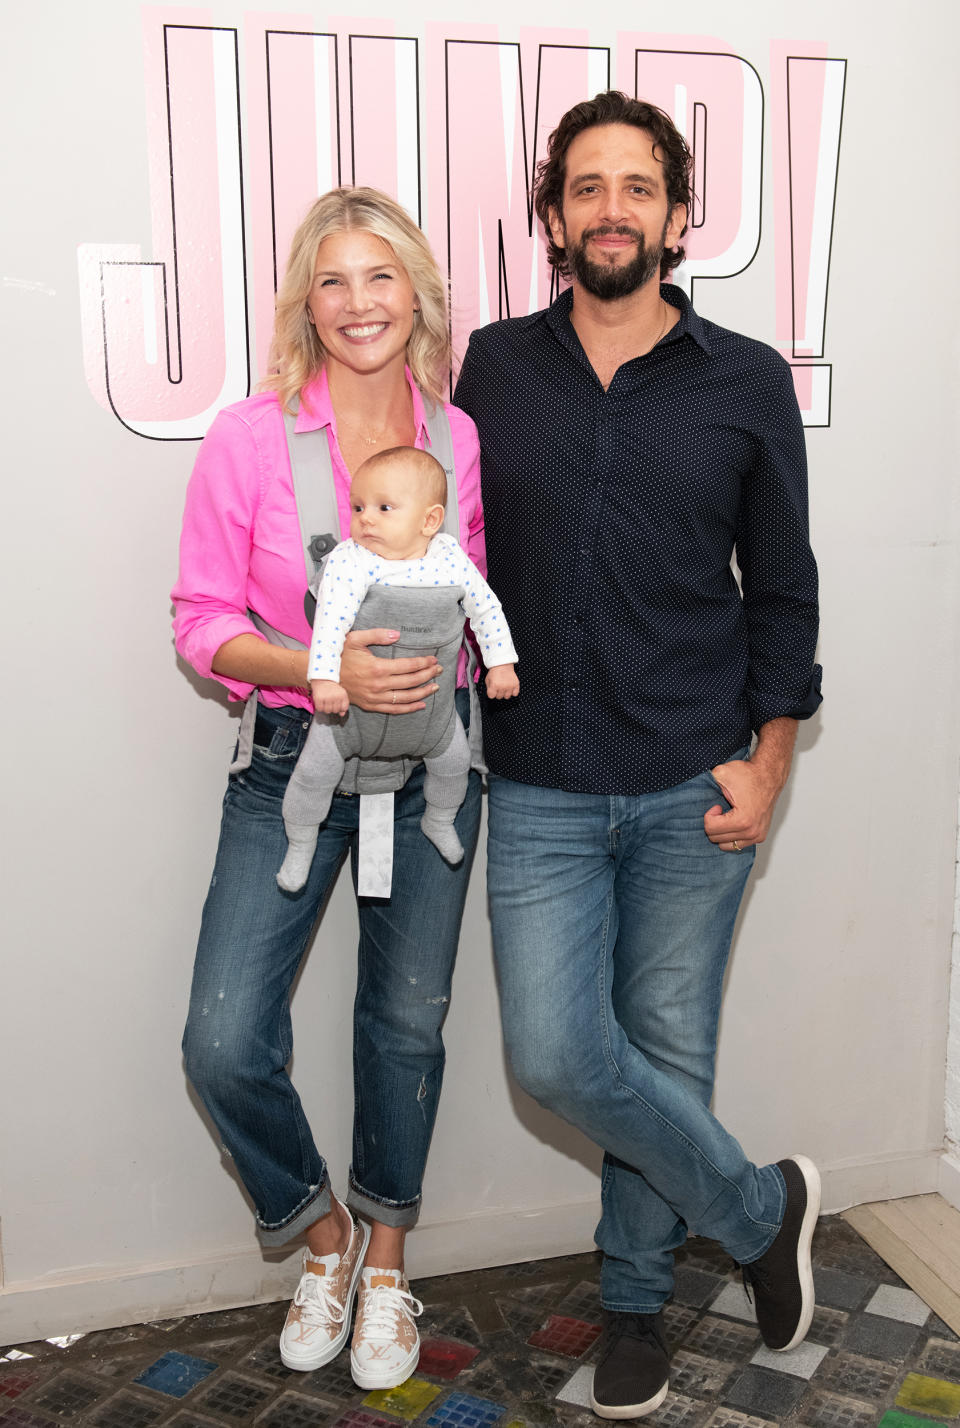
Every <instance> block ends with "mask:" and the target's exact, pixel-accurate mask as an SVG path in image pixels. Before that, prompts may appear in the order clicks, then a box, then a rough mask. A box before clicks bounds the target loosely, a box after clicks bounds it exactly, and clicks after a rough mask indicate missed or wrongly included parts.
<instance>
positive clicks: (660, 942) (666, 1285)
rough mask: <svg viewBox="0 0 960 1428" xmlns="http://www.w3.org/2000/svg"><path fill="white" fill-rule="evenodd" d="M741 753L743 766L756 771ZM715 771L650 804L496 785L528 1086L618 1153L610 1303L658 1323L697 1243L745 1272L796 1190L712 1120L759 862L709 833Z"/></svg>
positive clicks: (498, 902) (508, 1027) (499, 850)
mask: <svg viewBox="0 0 960 1428" xmlns="http://www.w3.org/2000/svg"><path fill="white" fill-rule="evenodd" d="M745 753H746V751H745V750H744V751H743V752H742V753H741V755H740V757H743V756H744V755H745ZM717 803H720V804H721V805H722V806H723V807H727V805H726V803H725V800H724V799H723V795H722V793H721V792H720V788H719V785H718V784H717V782H716V780H715V779H714V778H713V777H712V775H711V774H709V773H704V774H700V775H698V776H696V777H695V778H692V779H689V780H688V781H687V782H686V783H683V784H680V785H678V786H677V787H676V788H671V789H666V790H665V791H664V792H662V793H651V794H644V795H641V796H637V797H619V796H607V795H600V794H598V795H594V794H577V793H564V792H561V791H559V790H557V789H549V788H538V787H535V786H532V785H527V784H521V783H514V782H513V781H512V780H509V779H502V778H491V782H490V810H489V814H490V839H489V886H490V909H491V918H492V921H493V937H494V948H495V952H496V958H497V971H498V975H499V980H500V996H501V1002H502V1011H503V1025H504V1034H505V1038H506V1043H507V1050H508V1053H509V1056H510V1062H511V1065H512V1067H513V1072H514V1075H515V1076H516V1078H517V1080H518V1081H519V1083H520V1085H521V1086H522V1087H523V1088H524V1089H525V1090H526V1091H528V1092H529V1094H530V1095H532V1096H534V1097H535V1098H536V1100H538V1101H539V1102H540V1103H541V1104H542V1105H544V1106H547V1107H548V1108H549V1109H551V1110H553V1111H555V1112H556V1113H557V1114H558V1115H560V1116H563V1117H564V1119H565V1120H568V1121H570V1122H571V1123H572V1124H573V1125H575V1126H578V1127H579V1128H580V1130H582V1131H583V1132H584V1133H585V1134H586V1135H588V1136H589V1137H590V1138H591V1139H592V1140H594V1141H596V1142H597V1143H598V1144H600V1145H601V1146H602V1147H603V1149H604V1151H605V1152H606V1154H605V1157H604V1166H603V1188H602V1199H603V1217H602V1219H601V1221H600V1225H599V1227H598V1230H597V1243H598V1245H599V1246H600V1248H601V1250H602V1251H603V1255H604V1261H603V1271H602V1277H601V1298H602V1301H603V1304H604V1306H605V1307H606V1308H607V1309H619V1310H623V1311H625V1312H629V1313H653V1312H655V1311H656V1310H658V1309H659V1308H660V1307H661V1305H662V1304H663V1303H664V1301H665V1300H666V1299H667V1298H668V1296H669V1294H670V1292H671V1289H672V1286H673V1254H672V1251H673V1250H674V1249H676V1248H677V1247H678V1246H679V1245H681V1244H682V1243H683V1241H684V1239H685V1237H686V1235H687V1232H688V1231H689V1232H690V1233H693V1234H697V1235H705V1236H708V1237H709V1238H711V1239H715V1240H718V1241H719V1242H720V1243H721V1244H722V1245H723V1246H724V1248H725V1249H726V1250H727V1251H728V1253H729V1254H730V1255H732V1256H733V1258H734V1259H736V1260H739V1261H740V1262H741V1263H748V1262H750V1261H751V1260H754V1259H757V1258H758V1257H759V1256H760V1255H761V1254H763V1252H764V1251H765V1250H766V1249H768V1248H769V1246H770V1244H771V1243H772V1242H773V1239H774V1238H775V1236H776V1233H777V1230H778V1229H779V1226H780V1221H781V1219H782V1216H783V1206H784V1197H785V1187H784V1182H783V1176H782V1175H781V1173H780V1171H779V1170H778V1169H777V1167H776V1166H774V1165H768V1166H765V1167H763V1168H758V1167H757V1166H755V1165H753V1164H752V1163H751V1162H750V1161H749V1160H748V1159H747V1158H746V1156H745V1155H744V1153H743V1150H742V1149H741V1148H740V1146H739V1145H738V1143H737V1142H736V1141H735V1140H734V1138H733V1137H732V1136H731V1135H729V1134H728V1133H727V1131H725V1130H724V1128H723V1126H722V1125H720V1123H719V1121H717V1120H716V1119H715V1117H714V1116H712V1115H711V1113H710V1111H709V1110H708V1106H709V1103H710V1097H711V1093H712V1089H713V1074H714V1058H715V1051H716V1038H717V1021H718V1017H719V1013H720V997H721V991H722V984H723V974H724V968H725V966H726V961H727V955H728V952H729V948H730V940H731V937H732V935H733V925H734V921H735V918H736V915H737V908H738V906H739V904H740V899H741V896H742V894H743V889H744V886H745V884H746V881H747V876H748V874H749V871H750V868H751V866H752V863H753V858H754V852H753V849H748V850H745V851H744V852H743V853H741V854H737V853H724V852H721V851H720V850H719V849H718V848H716V847H715V846H714V845H713V844H712V843H711V842H710V841H709V840H708V838H707V836H706V834H705V833H704V831H703V815H704V813H705V812H706V811H707V809H708V808H710V807H712V806H713V805H714V804H717Z"/></svg>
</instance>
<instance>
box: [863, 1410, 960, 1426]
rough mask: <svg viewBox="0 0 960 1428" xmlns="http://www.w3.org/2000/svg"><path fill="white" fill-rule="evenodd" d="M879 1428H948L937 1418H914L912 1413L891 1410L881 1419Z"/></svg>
mask: <svg viewBox="0 0 960 1428" xmlns="http://www.w3.org/2000/svg"><path fill="white" fill-rule="evenodd" d="M877 1428H947V1425H946V1424H945V1423H941V1422H940V1420H939V1419H937V1418H914V1416H913V1414H912V1413H898V1412H897V1411H896V1409H891V1410H890V1412H889V1413H885V1414H884V1415H883V1417H882V1418H881V1419H880V1422H879V1423H878V1425H877Z"/></svg>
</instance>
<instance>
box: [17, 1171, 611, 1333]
mask: <svg viewBox="0 0 960 1428" xmlns="http://www.w3.org/2000/svg"><path fill="white" fill-rule="evenodd" d="M598 1218H599V1194H598V1195H597V1197H596V1198H594V1197H593V1196H591V1197H590V1199H589V1200H583V1201H579V1202H574V1203H572V1204H566V1205H555V1206H551V1207H549V1208H547V1209H543V1210H529V1211H527V1210H501V1211H495V1212H493V1213H491V1214H481V1215H473V1216H467V1217H464V1218H461V1219H458V1220H445V1221H439V1222H435V1223H430V1222H427V1221H421V1222H420V1224H419V1225H418V1226H417V1229H416V1232H415V1233H414V1234H412V1235H411V1236H410V1238H409V1240H408V1241H407V1254H406V1259H407V1269H408V1272H409V1274H410V1276H411V1278H425V1277H429V1276H430V1275H434V1274H452V1273H457V1272H460V1271H463V1270H470V1269H487V1268H489V1267H490V1266H491V1265H495V1264H510V1263H513V1262H516V1261H520V1260H528V1259H550V1258H552V1257H553V1256H555V1255H561V1254H579V1253H582V1252H583V1251H584V1250H590V1249H592V1248H593V1232H594V1230H595V1228H596V1224H597V1219H598ZM299 1255H300V1244H295V1245H294V1246H293V1247H292V1248H291V1249H289V1250H287V1251H284V1250H268V1251H263V1250H261V1249H260V1247H259V1246H258V1245H257V1244H256V1242H252V1243H250V1244H246V1245H237V1246H234V1247H233V1248H228V1249H224V1250H221V1251H220V1252H219V1253H217V1254H216V1255H212V1256H210V1257H209V1258H206V1257H205V1258H202V1259H196V1260H193V1261H191V1262H190V1263H188V1264H162V1265H151V1266H149V1267H144V1266H137V1267H135V1268H134V1267H132V1266H130V1267H127V1268H121V1269H116V1268H109V1269H98V1268H97V1267H95V1266H94V1267H90V1268H88V1269H85V1270H84V1271H83V1272H82V1273H74V1274H71V1275H69V1276H62V1277H56V1278H55V1277H54V1276H52V1275H50V1276H45V1277H44V1278H43V1279H42V1280H33V1281H31V1282H27V1283H21V1284H9V1285H6V1286H5V1287H4V1288H3V1289H0V1345H10V1344H22V1343H27V1342H29V1341H30V1340H31V1339H47V1338H51V1337H53V1336H54V1335H57V1334H76V1333H83V1332H90V1331H91V1330H93V1329H107V1328H114V1327H116V1326H118V1325H121V1324H140V1323H144V1322H146V1321H147V1320H150V1319H169V1318H173V1317H175V1316H177V1315H180V1314H203V1313H208V1312H211V1311H213V1310H215V1309H234V1308H236V1307H237V1306H238V1305H242V1304H266V1303H270V1302H272V1301H273V1300H277V1299H289V1297H290V1296H291V1294H292V1293H293V1290H294V1288H295V1287H296V1283H297V1277H298V1273H299Z"/></svg>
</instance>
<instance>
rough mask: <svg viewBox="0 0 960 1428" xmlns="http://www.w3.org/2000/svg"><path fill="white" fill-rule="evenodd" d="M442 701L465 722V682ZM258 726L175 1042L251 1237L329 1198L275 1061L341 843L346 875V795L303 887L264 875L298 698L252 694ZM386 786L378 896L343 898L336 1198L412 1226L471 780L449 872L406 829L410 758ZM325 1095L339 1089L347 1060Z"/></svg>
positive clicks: (277, 853) (279, 840)
mask: <svg viewBox="0 0 960 1428" xmlns="http://www.w3.org/2000/svg"><path fill="white" fill-rule="evenodd" d="M457 698H458V708H459V710H460V714H461V717H462V718H464V721H465V722H468V720H469V709H468V706H467V704H466V691H465V690H459V691H458V693H457ZM257 723H258V731H259V735H260V736H264V737H265V736H267V735H269V737H268V741H267V742H266V743H263V742H261V743H259V744H258V743H255V744H254V750H253V761H252V763H251V765H250V767H249V769H247V770H246V771H245V772H243V773H241V774H238V775H234V776H232V777H231V779H230V783H229V786H228V788H227V793H226V797H225V798H224V804H223V823H222V826H221V832H220V846H219V849H218V851H217V861H216V866H215V867H214V872H213V879H212V881H211V884H210V891H209V893H208V895H207V901H206V904H205V906H204V910H203V921H202V924H201V929H200V943H199V946H198V948H197V960H196V965H195V968H194V976H193V990H192V994H191V998H190V1014H189V1018H188V1021H187V1029H186V1032H185V1033H184V1043H183V1047H184V1056H185V1059H186V1067H187V1074H188V1075H189V1077H190V1079H191V1081H192V1082H193V1084H194V1086H195V1087H196V1089H197V1091H198V1092H199V1094H200V1096H201V1098H202V1100H203V1102H204V1105H205V1106H206V1108H207V1110H208V1111H209V1113H210V1115H211V1117H212V1118H213V1120H214V1122H215V1123H216V1126H217V1129H218V1131H219V1132H220V1136H221V1138H222V1140H223V1142H224V1144H225V1146H226V1148H227V1149H228V1150H229V1152H230V1154H231V1156H232V1157H233V1159H234V1161H235V1163H236V1166H237V1169H238V1170H239V1172H240V1176H241V1178H242V1180H243V1183H244V1185H245V1186H246V1188H247V1190H248V1192H249V1194H250V1198H251V1199H252V1200H253V1203H254V1208H255V1210H256V1214H257V1225H258V1228H259V1231H260V1238H261V1239H262V1240H263V1241H264V1242H265V1243H267V1244H282V1243H285V1242H286V1241H287V1240H289V1239H292V1238H293V1237H294V1236H295V1235H297V1234H298V1233H300V1232H301V1231H302V1230H304V1229H305V1228H306V1227H307V1226H308V1225H310V1224H312V1223H313V1222H314V1221H315V1220H317V1219H319V1217H320V1216H321V1215H323V1214H325V1213H326V1211H327V1210H329V1208H330V1189H329V1184H328V1179H327V1167H326V1164H325V1162H324V1161H323V1159H322V1157H321V1156H320V1154H319V1153H318V1151H317V1148H316V1146H315V1145H314V1142H313V1137H312V1135H311V1133H310V1127H309V1126H308V1125H307V1120H306V1117H305V1115H304V1113H303V1108H302V1106H301V1104H300V1097H299V1096H298V1095H297V1092H296V1091H295V1089H294V1087H293V1085H292V1084H291V1082H290V1078H289V1077H288V1075H287V1071H286V1066H287V1062H288V1061H289V1060H290V1055H291V1052H292V1049H293V1044H292V1036H291V1026H290V1006H289V995H290V988H291V986H292V984H293V979H294V977H295V976H296V973H297V968H298V967H299V965H300V961H301V958H302V957H303V953H304V950H305V948H306V945H307V942H308V940H309V937H310V933H311V930H312V928H313V924H314V922H315V921H316V918H317V915H318V913H319V911H320V908H321V907H322V905H323V902H324V899H325V897H326V894H327V892H328V890H329V888H330V885H331V884H332V882H333V879H334V877H335V876H336V873H337V870H338V868H339V867H340V864H341V863H342V862H343V859H344V858H345V856H346V855H347V853H348V852H351V853H352V856H353V864H354V879H355V878H356V834H357V816H358V811H359V804H360V800H359V799H358V798H352V797H343V796H338V797H335V798H334V799H333V802H332V805H331V808H330V814H329V816H328V818H327V819H326V821H325V823H324V824H323V825H322V827H321V829H320V837H319V840H318V844H317V852H316V856H315V857H314V860H313V866H312V868H311V870H310V877H309V879H308V881H307V884H306V886H305V887H304V888H303V889H302V890H301V891H300V892H298V893H292V894H291V893H285V892H281V891H280V889H279V888H278V887H277V882H276V874H277V869H278V868H279V867H280V864H281V863H282V862H283V858H284V854H285V853H286V849H287V839H286V833H285V832H284V827H283V821H282V819H281V816H280V806H281V803H282V800H283V794H284V790H285V788H286V786H287V781H288V780H289V778H290V774H291V772H292V771H293V767H294V765H295V763H296V761H297V756H298V754H299V753H300V749H301V747H302V745H303V741H304V738H305V737H306V730H307V728H308V727H309V723H310V719H309V715H308V714H307V713H305V712H304V711H302V710H299V709H292V708H286V709H268V708H264V707H262V706H261V709H260V711H259V716H258V721H257ZM395 799H396V801H395V808H394V815H395V818H394V867H393V894H392V896H391V897H390V898H389V899H381V898H360V899H359V915H360V948H359V954H358V971H357V997H356V1003H355V1005H354V1007H353V1028H354V1033H353V1093H354V1127H353V1165H352V1166H351V1170H350V1191H349V1195H348V1203H349V1204H350V1205H351V1206H352V1207H353V1208H355V1209H357V1210H361V1211H362V1212H363V1213H365V1214H368V1215H372V1217H373V1218H374V1219H376V1220H379V1221H381V1223H383V1224H388V1225H411V1224H413V1223H414V1221H415V1220H416V1218H417V1212H418V1210H419V1206H420V1185H421V1180H422V1177H423V1169H424V1164H425V1162H426V1157H427V1150H428V1148H429V1145H430V1136H431V1133H432V1131H433V1123H434V1119H435V1117H436V1112H437V1102H438V1100H439V1096H440V1085H441V1081H442V1079H443V1063H444V1051H443V1041H442V1039H441V1028H442V1025H443V1019H444V1017H445V1015H446V1010H447V1003H448V1001H449V997H450V980H451V976H452V973H453V963H454V958H455V956H456V950H457V940H458V937H459V933H460V918H461V916H462V913H463V901H464V897H465V895H466V890H467V881H468V879H469V876H470V865H471V862H472V858H473V850H474V847H475V845H476V839H477V829H478V825H479V819H480V780H479V778H478V776H477V775H476V774H471V776H470V783H469V788H468V790H467V797H466V800H465V802H464V804H463V807H462V808H461V809H460V812H459V813H458V815H457V820H456V824H455V827H456V829H457V833H458V834H459V837H460V840H461V842H462V843H463V846H464V848H465V849H466V856H465V858H464V860H463V862H462V863H461V864H460V865H459V866H458V867H456V868H451V867H450V866H449V865H448V864H447V863H445V862H444V860H443V859H442V858H441V856H440V854H439V853H438V852H437V851H436V849H435V848H434V847H433V845H432V843H430V842H429V841H428V839H427V838H426V837H425V836H424V834H423V832H422V831H421V828H420V819H421V816H422V814H423V806H424V805H423V765H422V764H420V765H418V766H417V768H416V769H415V770H414V772H413V774H412V775H411V776H410V778H409V779H408V781H407V783H406V784H405V785H404V787H403V788H402V789H401V790H400V791H399V793H397V794H396V796H395ZM315 955H316V956H320V957H324V958H326V957H340V956H342V955H343V952H342V950H341V949H340V948H337V947H331V946H329V945H327V946H324V945H323V938H322V934H321V941H320V945H318V946H317V949H316V953H315ZM350 1014H351V1009H350V1007H349V1006H333V1005H328V1004H327V1003H326V1002H323V1003H322V1004H318V1005H317V1006H315V1007H314V1008H313V1009H312V1013H311V1015H312V1022H313V1027H314V1029H315V1031H314V1034H315V1035H317V1036H321V1037H322V1036H323V1034H324V1027H325V1026H326V1025H328V1024H329V1023H330V1022H331V1021H333V1020H337V1019H338V1020H340V1021H343V1020H348V1019H349V1018H350ZM308 1034H309V1031H308ZM325 1092H326V1094H327V1096H328V1097H336V1098H337V1099H338V1100H342V1099H343V1098H345V1097H347V1096H349V1094H350V1073H349V1070H348V1068H347V1067H346V1066H344V1067H343V1068H342V1072H340V1073H337V1074H336V1075H335V1078H334V1079H333V1080H331V1081H330V1084H329V1085H328V1086H326V1087H325Z"/></svg>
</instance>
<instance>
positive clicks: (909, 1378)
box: [0, 1218, 960, 1428]
mask: <svg viewBox="0 0 960 1428" xmlns="http://www.w3.org/2000/svg"><path fill="white" fill-rule="evenodd" d="M814 1250H815V1265H816V1280H817V1299H818V1306H819V1307H818V1309H817V1312H816V1316H815V1318H814V1321H813V1327H812V1329H811V1332H810V1334H809V1336H808V1338H807V1340H806V1342H805V1343H804V1344H802V1345H801V1346H800V1348H798V1349H795V1350H794V1351H793V1352H792V1353H790V1354H771V1353H770V1352H769V1351H768V1350H766V1349H765V1348H763V1346H762V1345H761V1344H760V1340H759V1337H758V1335H757V1331H756V1328H755V1325H754V1323H753V1316H752V1312H751V1310H750V1307H749V1305H748V1304H747V1303H746V1300H745V1299H744V1296H743V1292H742V1290H741V1288H740V1285H739V1280H738V1279H737V1277H736V1276H735V1274H734V1272H733V1269H732V1267H731V1265H730V1263H729V1261H728V1260H726V1259H725V1257H724V1256H723V1255H721V1254H720V1253H719V1251H717V1250H716V1249H715V1248H714V1247H713V1246H711V1245H709V1244H706V1243H704V1242H701V1241H692V1242H691V1244H690V1246H689V1248H688V1249H687V1250H685V1251H684V1252H683V1254H682V1255H681V1256H680V1261H679V1269H678V1274H677V1286H676V1295H675V1298H674V1301H673V1303H672V1304H671V1305H670V1306H669V1308H668V1309H667V1330H668V1335H669V1338H670V1341H671V1345H672V1349H673V1372H672V1378H671V1391H670V1394H669V1396H668V1398H667V1400H666V1402H665V1403H664V1404H663V1406H662V1407H661V1408H660V1410H659V1411H658V1412H657V1413H655V1414H652V1415H651V1416H650V1417H649V1418H647V1419H646V1420H645V1422H647V1423H649V1424H651V1425H669V1428H708V1425H709V1428H763V1425H765V1424H770V1423H784V1424H791V1425H807V1428H873V1425H877V1424H881V1425H883V1428H919V1426H920V1425H927V1428H930V1425H931V1424H934V1425H935V1424H947V1423H957V1422H958V1421H960V1343H958V1340H957V1336H956V1335H955V1334H953V1333H952V1332H951V1331H950V1330H949V1329H948V1328H947V1327H946V1325H945V1324H943V1323H942V1322H941V1321H940V1320H939V1319H937V1318H936V1316H935V1315H934V1314H932V1313H931V1312H930V1311H929V1310H928V1309H927V1307H926V1305H925V1304H923V1303H922V1302H921V1300H920V1299H918V1298H917V1296H916V1295H915V1294H914V1293H913V1292H912V1291H911V1290H909V1289H907V1288H906V1287H905V1286H904V1285H903V1284H902V1283H901V1282H900V1281H899V1280H898V1279H897V1277H896V1275H895V1274H893V1273H892V1271H891V1270H889V1269H888V1268H887V1266H886V1265H885V1264H884V1263H883V1261H882V1260H880V1259H879V1258H878V1257H877V1256H876V1255H875V1254H874V1252H873V1251H872V1250H871V1249H870V1248H869V1247H868V1246H867V1245H866V1244H864V1242H863V1241H862V1240H860V1239H859V1238H858V1237H857V1235H856V1234H855V1233H854V1231H853V1230H852V1229H851V1228H850V1227H849V1226H848V1225H847V1224H846V1223H845V1222H844V1221H842V1220H839V1219H833V1218H825V1219H823V1220H821V1222H820V1228H819V1230H818V1234H817V1238H816V1241H815V1244H814ZM597 1277H598V1260H597V1257H596V1256H595V1255H576V1256H571V1257H569V1258H566V1259H554V1260H543V1261H540V1262H538V1263H534V1264H519V1265H510V1266H507V1267H506V1268H503V1269H489V1270H484V1271H481V1272H478V1273H473V1274H460V1275H449V1276H446V1277H443V1278H438V1279H431V1280H421V1281H420V1282H419V1283H418V1284H417V1285H415V1286H414V1288H415V1291H416V1292H417V1293H418V1294H419V1295H420V1297H421V1298H422V1299H423V1300H424V1302H425V1304H426V1306H427V1307H426V1310H425V1313H424V1316H423V1318H422V1320H421V1333H422V1336H423V1340H424V1345H423V1354H422V1357H421V1360H420V1367H419V1369H418V1371H417V1373H416V1375H415V1376H414V1377H413V1378H412V1379H410V1380H409V1381H408V1382H407V1383H406V1384H404V1385H403V1387H402V1388H399V1389H394V1390H392V1391H391V1392H388V1393H366V1394H365V1393H363V1392H362V1391H361V1390H360V1389H357V1388H355V1387H354V1385H353V1383H352V1381H351V1378H350V1369H349V1363H348V1356H347V1355H346V1354H342V1355H341V1356H340V1358H339V1359H338V1360H337V1361H336V1362H334V1363H333V1364H331V1365H329V1366H328V1367H327V1368H324V1369H320V1370H318V1371H317V1372H316V1373H311V1374H300V1373H292V1372H290V1371H289V1370H287V1369H285V1368H284V1367H283V1366H282V1364H281V1363H280V1359H279V1357H278V1355H277V1349H276V1338H277V1333H278V1331H279V1328H280V1325H281V1323H282V1321H283V1316H284V1312H285V1306H284V1305H280V1304H270V1305H261V1306H259V1307H257V1308H253V1309H234V1310H230V1311H229V1312H226V1313H219V1314H201V1315H197V1316H195V1317H194V1318H190V1319H173V1320H166V1321H164V1322H162V1323H154V1324H140V1325H136V1326H135V1327H132V1328H127V1329H108V1330H104V1331H103V1332H101V1333H94V1334H86V1335H76V1336H68V1337H67V1338H64V1339H57V1340H53V1341H47V1342H41V1343H36V1344H23V1345H20V1346H19V1347H18V1348H17V1349H15V1350H6V1351H4V1350H2V1349H0V1428H47V1425H49V1424H51V1423H56V1422H60V1423H69V1424H70V1425H77V1428H79V1425H88V1424H89V1425H95V1428H159V1425H164V1428H166V1425H167V1424H170V1425H175V1428H218V1425H219V1428H236V1425H238V1424H247V1423H253V1424H257V1425H258V1428H312V1425H315V1424H323V1425H330V1428H406V1425H408V1424H414V1423H416V1428H492V1425H494V1424H499V1425H501V1428H549V1425H558V1428H566V1425H569V1428H587V1425H590V1428H596V1425H597V1422H598V1420H597V1419H595V1418H594V1417H593V1415H592V1414H591V1413H590V1411H589V1408H587V1406H586V1405H587V1403H588V1393H589V1385H590V1376H591V1374H592V1372H593V1369H592V1364H593V1362H594V1360H595V1358H596V1355H597V1353H598V1352H599V1349H600V1342H599V1340H600V1316H599V1313H598V1309H597Z"/></svg>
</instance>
